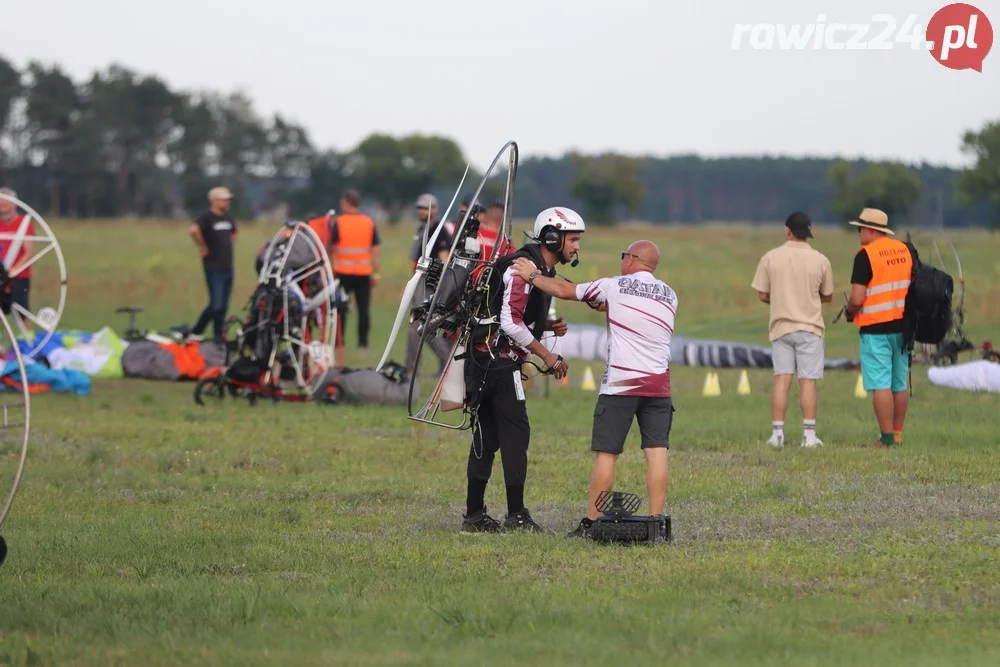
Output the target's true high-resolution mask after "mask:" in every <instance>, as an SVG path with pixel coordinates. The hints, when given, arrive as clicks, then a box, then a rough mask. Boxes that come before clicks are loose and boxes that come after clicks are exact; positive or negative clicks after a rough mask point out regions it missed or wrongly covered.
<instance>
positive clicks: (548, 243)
mask: <svg viewBox="0 0 1000 667" xmlns="http://www.w3.org/2000/svg"><path fill="white" fill-rule="evenodd" d="M563 238H564V237H563V235H562V233H561V232H560V231H559V230H558V229H556V228H555V226H554V225H545V226H544V227H542V233H541V234H540V235H539V237H538V239H539V240H540V241H541V242H542V245H543V246H545V247H546V248H548V249H549V250H551V251H552V252H559V251H560V250H562V247H563Z"/></svg>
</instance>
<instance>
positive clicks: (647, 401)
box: [590, 394, 674, 454]
mask: <svg viewBox="0 0 1000 667" xmlns="http://www.w3.org/2000/svg"><path fill="white" fill-rule="evenodd" d="M633 417H636V418H637V419H638V420H639V432H640V433H641V434H642V448H643V449H650V448H653V447H665V448H667V449H669V448H670V427H671V426H672V425H673V421H674V404H673V402H672V401H671V400H670V398H669V397H662V398H660V397H653V396H613V395H609V394H601V395H600V396H599V397H598V398H597V407H595V408H594V430H593V434H592V435H591V439H590V449H591V451H594V452H610V453H611V454H621V453H622V451H623V450H624V449H625V438H626V437H628V432H629V430H630V429H631V428H632V418H633Z"/></svg>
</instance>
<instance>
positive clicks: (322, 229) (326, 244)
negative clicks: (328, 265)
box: [306, 209, 336, 262]
mask: <svg viewBox="0 0 1000 667" xmlns="http://www.w3.org/2000/svg"><path fill="white" fill-rule="evenodd" d="M335 213H336V211H334V210H333V209H330V210H329V211H327V212H326V215H316V216H309V219H308V220H307V221H306V224H307V225H309V228H310V229H312V230H313V231H314V232H316V236H318V237H319V240H320V243H322V244H323V249H324V250H326V252H327V254H328V255H329V254H330V236H331V235H332V233H333V216H334V214H335ZM331 262H332V260H331Z"/></svg>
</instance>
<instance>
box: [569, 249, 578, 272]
mask: <svg viewBox="0 0 1000 667" xmlns="http://www.w3.org/2000/svg"><path fill="white" fill-rule="evenodd" d="M579 263H580V253H578V252H575V253H573V261H572V262H570V263H569V265H570V266H572V267H573V268H574V269H575V268H576V265H577V264H579Z"/></svg>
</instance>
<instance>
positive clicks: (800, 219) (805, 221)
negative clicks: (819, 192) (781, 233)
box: [785, 211, 813, 239]
mask: <svg viewBox="0 0 1000 667" xmlns="http://www.w3.org/2000/svg"><path fill="white" fill-rule="evenodd" d="M785 227H788V229H790V230H791V231H792V236H794V237H795V238H797V239H811V238H813V234H812V220H810V219H809V216H808V215H806V214H805V213H803V212H801V211H796V212H795V213H792V214H791V215H790V216H788V217H787V218H785Z"/></svg>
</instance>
